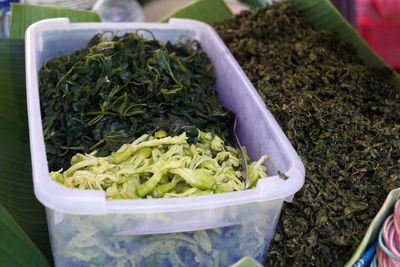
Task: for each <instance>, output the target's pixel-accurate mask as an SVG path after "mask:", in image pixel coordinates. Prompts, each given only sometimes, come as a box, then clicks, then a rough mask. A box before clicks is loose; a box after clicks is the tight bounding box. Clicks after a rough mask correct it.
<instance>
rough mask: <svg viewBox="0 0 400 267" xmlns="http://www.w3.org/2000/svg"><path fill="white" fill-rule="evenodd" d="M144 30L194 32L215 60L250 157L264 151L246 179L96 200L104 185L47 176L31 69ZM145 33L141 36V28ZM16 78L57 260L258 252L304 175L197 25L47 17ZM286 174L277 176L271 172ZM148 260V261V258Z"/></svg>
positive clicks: (195, 261)
mask: <svg viewBox="0 0 400 267" xmlns="http://www.w3.org/2000/svg"><path fill="white" fill-rule="evenodd" d="M139 28H141V29H143V28H144V29H149V30H151V31H152V32H153V34H154V35H155V37H156V38H157V39H159V40H161V41H166V40H171V41H173V42H176V41H178V40H179V38H180V37H181V36H182V35H185V36H188V37H190V38H191V39H195V40H198V41H199V42H200V43H201V45H202V48H203V49H204V50H205V51H206V53H207V54H208V56H209V57H210V59H211V61H212V63H213V64H214V67H215V75H216V88H217V91H218V94H219V97H220V100H221V102H222V104H223V105H224V106H225V107H227V108H229V109H231V110H233V111H234V112H235V113H236V114H237V115H238V136H239V139H240V141H241V143H242V144H243V145H245V146H246V147H247V150H248V153H249V155H250V157H251V158H252V159H253V160H256V159H258V158H259V157H260V156H261V155H264V154H267V155H269V157H270V160H269V161H268V163H266V166H267V168H268V175H269V176H270V177H268V178H266V179H260V180H259V181H258V184H257V186H256V188H254V189H251V190H244V191H240V192H231V193H223V194H216V195H206V196H195V197H182V198H168V199H139V200H106V199H105V195H104V192H102V191H95V190H93V191H92V190H77V189H69V188H66V187H64V186H61V185H59V184H57V183H56V182H54V181H52V180H51V179H50V177H49V174H48V172H49V169H48V165H47V160H46V153H45V144H44V140H43V132H42V123H41V115H40V103H39V92H38V76H37V73H38V70H39V69H40V67H41V66H42V64H43V62H44V61H46V60H48V59H50V58H53V57H56V56H58V55H59V53H60V52H61V53H64V54H69V53H71V52H73V51H74V50H76V49H78V48H82V47H85V46H86V45H87V43H88V41H89V40H90V38H91V37H92V36H94V35H95V34H96V33H100V32H103V31H110V30H111V31H116V30H118V32H119V33H121V34H122V33H124V32H130V31H135V30H136V29H139ZM143 36H144V37H145V38H150V36H149V35H148V33H146V32H143ZM25 42H26V82H27V102H28V117H29V133H30V146H31V159H32V172H33V182H34V190H35V195H36V197H37V199H38V200H39V201H40V202H41V203H42V204H43V205H44V206H45V207H46V213H47V220H48V227H49V232H50V237H51V245H52V251H53V255H54V260H55V264H56V265H57V266H78V265H79V266H81V265H83V266H90V265H96V264H101V265H103V264H104V265H110V266H117V264H121V265H118V266H135V265H136V266H142V265H143V266H147V265H151V264H155V265H157V266H161V265H165V266H169V265H176V266H179V265H185V266H196V265H197V266H228V265H230V264H233V263H235V262H237V261H238V260H239V259H240V258H242V257H243V256H250V257H252V258H255V259H256V260H258V261H262V260H263V255H264V254H265V252H266V250H267V248H268V246H269V243H270V240H271V238H272V236H273V234H274V232H275V228H276V224H277V221H278V218H279V215H280V210H281V207H282V204H283V202H284V201H291V200H292V198H293V195H294V194H295V192H296V191H298V190H299V189H300V188H301V187H302V185H303V183H304V166H303V164H302V162H301V160H300V158H299V156H298V155H297V153H296V152H295V150H294V149H293V147H292V145H291V144H290V142H289V141H288V139H287V137H286V136H285V135H284V133H283V132H282V130H281V128H280V127H279V125H278V124H277V122H276V120H275V119H274V118H273V116H272V115H271V113H270V112H269V111H268V110H267V109H266V108H265V104H264V102H263V101H262V99H261V98H260V96H259V95H258V94H257V92H256V90H255V89H254V88H253V86H252V84H251V83H250V81H249V80H248V78H247V77H246V75H245V74H244V72H243V70H242V69H241V68H240V67H239V65H238V63H237V62H236V61H235V59H234V58H233V56H232V55H231V53H230V52H229V50H228V48H227V47H226V46H225V44H224V43H223V41H222V40H221V39H220V37H219V36H218V35H217V34H216V32H215V31H214V30H213V29H212V28H211V27H210V26H208V25H207V24H204V23H201V22H198V21H194V20H186V19H171V20H170V21H169V22H168V23H70V22H69V20H68V19H64V18H59V19H49V20H44V21H40V22H37V23H35V24H33V25H31V26H30V27H29V29H28V30H27V32H26V36H25ZM278 171H280V172H282V173H284V174H285V175H287V176H288V177H289V178H288V179H287V180H284V179H281V178H279V176H278V175H277V172H278ZM151 266H152V265H151Z"/></svg>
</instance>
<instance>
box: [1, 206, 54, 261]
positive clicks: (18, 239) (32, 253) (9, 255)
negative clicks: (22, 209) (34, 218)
mask: <svg viewBox="0 0 400 267" xmlns="http://www.w3.org/2000/svg"><path fill="white" fill-rule="evenodd" d="M0 236H1V238H2V242H0V259H1V264H2V266H49V263H48V262H47V259H46V258H45V257H44V256H43V254H42V253H41V252H40V250H38V248H37V247H36V246H35V245H34V244H33V242H32V241H31V240H30V238H29V237H28V236H27V235H26V234H25V232H24V231H23V230H22V229H21V228H20V227H19V226H18V224H16V222H15V221H14V219H13V218H12V217H11V215H10V214H9V213H8V212H7V210H6V209H5V208H4V206H3V205H2V204H1V203H0Z"/></svg>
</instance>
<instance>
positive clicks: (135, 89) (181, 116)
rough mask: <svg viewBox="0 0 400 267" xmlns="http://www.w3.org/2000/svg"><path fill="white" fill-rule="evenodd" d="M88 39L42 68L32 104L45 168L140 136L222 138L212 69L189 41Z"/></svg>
mask: <svg viewBox="0 0 400 267" xmlns="http://www.w3.org/2000/svg"><path fill="white" fill-rule="evenodd" d="M143 32H145V33H147V34H151V33H149V32H147V31H138V32H135V33H126V34H124V35H122V36H117V35H112V36H111V38H109V39H110V40H107V39H106V38H105V36H104V35H96V36H94V37H93V38H92V40H91V41H90V42H89V44H88V47H87V48H83V49H79V50H77V51H75V52H74V53H72V54H70V55H62V56H60V57H58V58H54V59H51V60H49V61H47V62H45V63H44V65H43V67H42V69H41V70H40V71H39V86H40V97H41V98H40V101H41V108H42V118H43V130H44V138H45V143H46V151H47V159H48V162H49V168H50V170H58V169H60V168H62V167H63V168H67V167H68V165H69V162H70V159H71V157H72V156H73V155H74V154H76V153H89V152H92V151H93V150H96V151H98V152H97V154H96V155H97V156H105V155H108V154H110V153H111V152H112V151H116V150H117V149H119V148H120V147H121V146H122V145H123V144H126V143H131V142H133V141H134V140H135V139H136V138H138V137H140V136H142V135H143V134H149V133H151V132H153V131H155V130H160V129H162V130H164V131H166V133H167V134H168V135H171V136H175V135H178V134H181V133H182V132H183V130H185V132H187V134H188V137H189V141H190V142H195V141H196V140H195V139H196V136H197V129H200V130H202V131H205V132H210V131H213V132H214V133H216V134H217V135H219V136H221V137H222V138H223V139H224V140H228V130H227V129H226V127H225V123H224V116H225V115H226V111H225V110H224V109H223V108H222V107H221V106H220V104H219V100H218V97H217V93H216V90H215V87H214V84H215V77H214V75H213V67H212V64H211V63H210V60H209V59H208V57H207V55H206V54H205V52H204V51H202V50H201V48H200V44H199V43H198V42H197V41H191V40H189V39H188V38H184V37H182V42H179V43H176V44H172V43H171V42H169V41H168V42H166V43H161V42H159V41H158V40H156V39H154V38H153V39H144V38H143V37H142V35H141V33H143Z"/></svg>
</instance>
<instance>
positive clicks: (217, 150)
mask: <svg viewBox="0 0 400 267" xmlns="http://www.w3.org/2000/svg"><path fill="white" fill-rule="evenodd" d="M155 136H157V135H155ZM155 136H152V135H143V136H141V137H140V138H138V139H137V140H136V141H135V142H133V143H132V144H125V145H123V146H122V147H121V148H120V149H119V150H118V151H117V152H115V153H113V154H111V155H110V156H107V157H96V156H95V152H92V153H90V154H76V155H75V156H74V157H73V158H72V159H71V165H72V166H71V167H70V168H69V169H67V170H66V171H64V172H63V170H59V171H57V172H51V173H50V177H51V178H52V179H53V180H54V181H56V182H58V183H60V184H62V185H65V186H67V187H70V188H79V189H92V190H104V191H105V194H106V197H107V198H109V199H127V198H148V197H156V198H159V197H182V196H194V195H204V194H214V193H224V192H232V191H239V190H244V189H245V182H244V180H245V179H244V177H242V172H241V166H240V161H239V157H238V151H237V150H236V149H235V148H233V147H230V146H226V145H225V144H224V142H223V140H222V139H221V138H220V137H218V136H216V135H212V134H211V133H204V132H201V131H199V135H198V143H197V144H188V143H187V137H186V133H183V134H181V135H179V136H174V137H171V136H167V137H162V138H156V137H155ZM247 158H248V157H247ZM267 159H268V157H267V156H263V157H261V158H260V159H259V160H258V161H256V162H249V181H250V184H251V187H254V186H255V185H256V184H257V181H258V179H260V178H263V177H266V176H267V174H266V167H265V166H263V165H262V163H263V162H264V161H265V160H267Z"/></svg>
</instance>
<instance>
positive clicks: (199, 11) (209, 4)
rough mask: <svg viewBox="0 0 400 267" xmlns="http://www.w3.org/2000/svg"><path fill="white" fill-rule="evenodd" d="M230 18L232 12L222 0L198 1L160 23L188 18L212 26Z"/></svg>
mask: <svg viewBox="0 0 400 267" xmlns="http://www.w3.org/2000/svg"><path fill="white" fill-rule="evenodd" d="M231 16H232V12H231V11H230V9H229V8H228V7H227V5H226V4H225V2H224V1H222V0H198V1H196V2H194V3H191V4H189V5H187V6H185V7H183V8H182V9H180V10H178V11H176V12H174V13H173V14H171V15H168V16H167V17H165V18H164V19H162V20H161V21H168V19H170V18H188V19H196V20H199V21H202V22H205V23H208V24H213V23H215V22H219V21H222V20H223V19H225V18H229V17H231Z"/></svg>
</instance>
